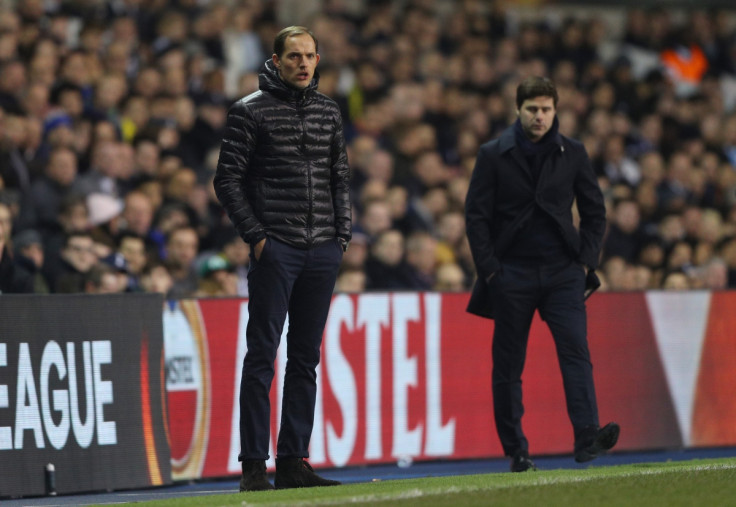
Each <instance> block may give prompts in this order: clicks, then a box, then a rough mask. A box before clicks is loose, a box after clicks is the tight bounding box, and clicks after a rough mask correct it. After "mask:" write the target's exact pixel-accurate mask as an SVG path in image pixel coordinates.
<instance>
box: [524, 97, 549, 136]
mask: <svg viewBox="0 0 736 507" xmlns="http://www.w3.org/2000/svg"><path fill="white" fill-rule="evenodd" d="M556 112H557V110H556V109H555V102H554V99H553V98H552V97H545V96H540V97H534V98H531V99H527V100H525V101H524V102H522V104H521V108H520V109H519V119H520V120H521V127H522V128H523V129H524V133H525V134H526V136H527V137H528V138H529V139H531V140H532V141H533V142H535V143H536V142H537V141H539V140H540V139H541V138H542V137H544V134H546V133H547V132H549V129H550V128H551V127H552V123H553V122H554V119H555V113H556Z"/></svg>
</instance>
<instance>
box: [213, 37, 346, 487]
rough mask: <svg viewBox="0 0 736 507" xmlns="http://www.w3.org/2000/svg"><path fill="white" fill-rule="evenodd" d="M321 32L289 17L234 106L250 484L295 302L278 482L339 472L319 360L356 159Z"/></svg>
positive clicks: (230, 208) (221, 167) (262, 453)
mask: <svg viewBox="0 0 736 507" xmlns="http://www.w3.org/2000/svg"><path fill="white" fill-rule="evenodd" d="M318 62H319V54H318V53H317V39H316V38H315V37H314V35H313V34H312V33H311V32H310V31H309V30H308V29H306V28H304V27H298V26H292V27H288V28H285V29H283V30H282V31H281V32H279V34H278V35H277V36H276V38H275V40H274V54H273V56H272V57H271V59H270V60H268V61H267V62H266V63H265V67H264V68H263V69H262V70H261V73H260V75H259V88H260V90H259V91H257V92H255V93H253V94H251V95H249V96H247V97H245V98H243V99H241V100H239V101H238V102H236V103H235V104H234V105H233V106H232V107H231V108H230V111H229V113H228V119H227V126H226V130H225V136H224V139H223V142H222V147H221V148H220V159H219V161H218V164H217V173H216V175H215V181H214V184H215V191H216V192H217V197H218V199H219V200H220V202H221V203H222V205H223V206H224V208H225V210H226V211H227V214H228V216H229V217H230V220H231V221H232V222H233V225H234V226H235V228H236V229H237V231H238V233H239V234H240V237H241V238H243V241H245V242H246V243H248V244H249V245H250V246H251V263H250V268H249V272H248V291H249V297H250V301H249V303H248V313H249V320H248V327H247V330H246V339H247V345H248V351H247V353H246V356H245V360H244V362H243V374H242V381H241V386H240V451H241V452H240V460H241V461H242V462H243V479H242V480H241V483H240V489H241V491H255V490H264V489H272V488H273V486H271V484H270V483H269V482H268V479H267V477H266V464H265V461H266V460H267V459H268V457H269V455H268V450H269V441H270V431H269V430H270V403H269V390H270V387H271V381H272V380H273V375H274V360H275V358H276V351H277V349H278V345H279V340H280V338H281V331H282V329H283V326H284V322H285V319H286V314H287V312H288V314H289V329H288V333H287V341H288V344H287V346H288V349H287V357H288V360H287V364H286V375H285V378H284V392H283V402H282V410H281V412H282V417H281V427H280V431H279V437H278V443H277V446H276V455H277V459H276V479H275V485H276V488H290V487H310V486H327V485H334V484H339V483H338V482H337V481H330V480H327V479H323V478H321V477H319V476H318V475H316V474H315V473H314V472H313V471H312V469H311V467H310V466H309V464H308V463H307V462H306V461H304V458H306V457H308V455H309V454H308V449H309V440H310V437H311V434H312V425H313V420H314V407H315V400H316V390H317V383H316V378H317V374H316V368H317V365H318V363H319V359H320V345H321V342H322V334H323V332H324V326H325V322H326V320H327V314H328V311H329V308H330V301H331V298H332V291H333V289H334V286H335V280H336V278H337V271H338V268H339V266H340V263H341V261H342V254H343V252H344V251H345V250H346V249H347V245H348V242H349V241H350V238H351V224H352V222H351V220H352V219H351V206H350V197H349V179H350V170H349V167H348V162H347V155H346V151H345V139H344V136H343V129H342V120H341V117H340V111H339V109H338V106H337V104H335V102H334V101H332V100H331V99H330V98H328V97H327V96H325V95H323V94H321V93H319V92H317V83H318V80H319V75H318V74H316V72H315V69H316V66H317V63H318Z"/></svg>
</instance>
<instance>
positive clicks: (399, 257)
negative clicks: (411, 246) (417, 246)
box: [365, 229, 409, 290]
mask: <svg viewBox="0 0 736 507" xmlns="http://www.w3.org/2000/svg"><path fill="white" fill-rule="evenodd" d="M403 259H404V236H403V235H402V234H401V232H400V231H397V230H395V229H389V230H387V231H384V232H382V233H381V234H379V235H378V237H377V238H376V240H375V241H374V242H373V244H372V245H371V251H370V255H369V256H368V259H367V260H366V262H365V273H366V284H365V285H366V289H381V290H397V289H408V288H409V283H408V281H407V280H406V278H405V275H406V272H407V271H406V266H405V264H404V263H403Z"/></svg>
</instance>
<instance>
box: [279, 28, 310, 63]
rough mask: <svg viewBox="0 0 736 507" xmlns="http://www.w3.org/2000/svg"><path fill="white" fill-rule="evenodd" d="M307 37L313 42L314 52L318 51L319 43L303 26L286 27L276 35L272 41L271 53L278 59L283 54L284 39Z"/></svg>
mask: <svg viewBox="0 0 736 507" xmlns="http://www.w3.org/2000/svg"><path fill="white" fill-rule="evenodd" d="M305 34H306V35H309V36H310V37H311V38H312V40H313V41H314V49H315V51H318V50H319V43H318V42H317V37H315V36H314V34H313V33H312V31H311V30H310V29H309V28H307V27H304V26H287V27H286V28H284V29H283V30H281V31H280V32H279V33H278V34H277V35H276V38H275V39H274V40H273V52H274V54H276V55H277V56H278V57H279V58H281V54H282V53H283V52H284V47H285V46H286V39H288V38H289V37H294V36H295V35H305Z"/></svg>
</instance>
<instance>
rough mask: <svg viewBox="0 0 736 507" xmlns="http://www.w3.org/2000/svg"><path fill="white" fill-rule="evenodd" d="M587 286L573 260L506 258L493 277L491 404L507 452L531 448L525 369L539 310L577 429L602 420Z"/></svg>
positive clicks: (569, 414) (580, 267)
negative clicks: (525, 426)
mask: <svg viewBox="0 0 736 507" xmlns="http://www.w3.org/2000/svg"><path fill="white" fill-rule="evenodd" d="M496 278H497V279H496ZM584 288H585V272H584V271H583V268H582V266H580V265H578V264H577V263H575V262H571V261H565V262H561V263H558V264H554V265H547V266H533V265H525V264H515V263H511V262H503V263H502V267H501V270H500V271H499V272H498V273H497V274H496V276H494V279H492V280H491V290H492V291H493V297H494V301H495V304H496V317H495V329H494V333H493V375H492V380H493V409H494V416H495V420H496V429H497V431H498V436H499V438H500V440H501V445H502V446H503V450H504V453H505V454H506V455H508V456H511V455H513V453H514V452H515V451H517V450H519V449H522V450H525V451H528V448H529V443H528V441H527V439H526V437H525V436H524V432H523V430H522V427H521V417H522V415H523V414H524V405H523V403H522V394H521V374H522V371H523V370H524V361H525V359H526V347H527V342H528V338H529V329H530V327H531V323H532V317H533V316H534V311H535V310H539V314H540V316H541V317H542V319H543V320H544V321H545V322H546V323H547V325H548V326H549V329H550V331H551V332H552V336H553V338H554V341H555V346H556V349H557V358H558V361H559V364H560V370H561V372H562V380H563V385H564V390H565V399H566V401H567V413H568V416H569V417H570V421H571V422H572V426H573V430H574V431H575V434H577V432H578V431H579V430H581V429H583V428H585V427H587V426H593V425H594V426H597V425H598V407H597V404H596V397H595V387H594V385H593V367H592V365H591V362H590V353H589V351H588V340H587V331H586V313H585V301H584V299H583V291H584Z"/></svg>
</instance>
